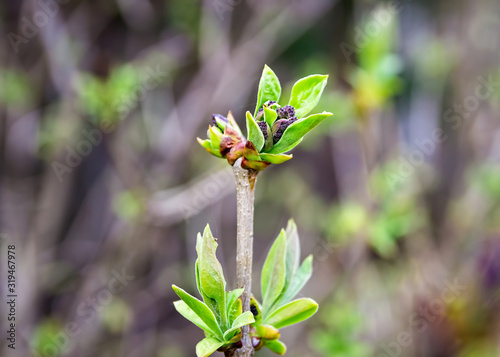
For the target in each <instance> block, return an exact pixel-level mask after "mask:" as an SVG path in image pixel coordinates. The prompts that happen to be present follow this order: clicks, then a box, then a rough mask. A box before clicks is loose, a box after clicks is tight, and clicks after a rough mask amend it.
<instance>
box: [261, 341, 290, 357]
mask: <svg viewBox="0 0 500 357" xmlns="http://www.w3.org/2000/svg"><path fill="white" fill-rule="evenodd" d="M265 346H266V347H267V348H269V349H270V350H271V351H273V352H274V353H276V354H278V355H280V356H283V355H284V354H285V353H286V346H285V344H284V343H283V342H281V341H279V340H274V341H267V342H266V344H265Z"/></svg>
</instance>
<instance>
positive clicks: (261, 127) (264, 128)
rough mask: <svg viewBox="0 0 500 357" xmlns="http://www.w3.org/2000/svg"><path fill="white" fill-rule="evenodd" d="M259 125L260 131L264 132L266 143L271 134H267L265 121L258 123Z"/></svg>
mask: <svg viewBox="0 0 500 357" xmlns="http://www.w3.org/2000/svg"><path fill="white" fill-rule="evenodd" d="M257 125H258V126H259V128H260V131H262V134H264V141H266V140H267V138H268V137H269V134H268V133H267V123H266V122H265V121H264V120H263V121H259V122H257Z"/></svg>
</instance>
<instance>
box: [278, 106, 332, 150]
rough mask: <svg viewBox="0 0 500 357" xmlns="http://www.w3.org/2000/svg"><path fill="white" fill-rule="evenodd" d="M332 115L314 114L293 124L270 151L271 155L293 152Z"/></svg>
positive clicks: (326, 113)
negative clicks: (305, 136)
mask: <svg viewBox="0 0 500 357" xmlns="http://www.w3.org/2000/svg"><path fill="white" fill-rule="evenodd" d="M331 115H332V113H328V112H323V113H319V114H313V115H310V116H308V117H307V118H303V119H300V120H297V121H296V122H295V123H293V124H291V125H290V126H289V127H288V128H286V130H285V132H284V133H283V136H282V137H281V139H280V141H278V142H277V143H276V144H275V145H274V146H273V148H272V149H271V150H270V151H269V153H270V154H281V153H283V152H285V151H288V150H291V149H292V148H293V147H295V145H297V144H298V143H299V142H300V140H302V138H303V137H304V135H306V134H307V133H308V132H310V131H311V130H312V129H314V128H315V127H316V126H318V125H319V124H320V123H321V122H322V121H323V120H325V119H326V118H328V117H329V116H331Z"/></svg>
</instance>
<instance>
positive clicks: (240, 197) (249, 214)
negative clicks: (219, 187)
mask: <svg viewBox="0 0 500 357" xmlns="http://www.w3.org/2000/svg"><path fill="white" fill-rule="evenodd" d="M233 172H234V177H235V179H236V203H237V211H238V214H237V236H236V244H237V246H236V279H237V286H238V288H244V289H245V291H244V292H243V294H242V295H241V300H242V305H243V312H245V311H250V295H251V289H252V252H253V213H254V193H255V182H256V179H257V172H256V171H249V170H246V169H243V168H241V159H239V160H238V161H236V163H235V164H234V166H233ZM249 328H250V327H249V326H244V327H242V329H241V330H242V338H241V342H242V344H243V346H242V347H241V348H239V349H237V350H236V351H235V356H236V357H252V356H253V354H254V348H253V344H252V338H251V337H250V331H249Z"/></svg>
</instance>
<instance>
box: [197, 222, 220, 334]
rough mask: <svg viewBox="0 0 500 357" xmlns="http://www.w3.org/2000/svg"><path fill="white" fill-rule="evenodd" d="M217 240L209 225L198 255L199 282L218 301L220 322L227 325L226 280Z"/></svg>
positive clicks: (205, 291) (208, 294) (209, 296)
mask: <svg viewBox="0 0 500 357" xmlns="http://www.w3.org/2000/svg"><path fill="white" fill-rule="evenodd" d="M216 249H217V242H216V241H215V239H214V237H213V235H212V232H211V231H210V227H209V226H208V225H207V226H206V228H205V231H204V232H203V237H202V241H201V246H200V251H201V252H200V253H199V256H198V269H199V282H200V286H201V290H202V291H203V293H204V294H205V295H206V296H207V297H208V298H210V299H213V300H215V301H216V303H217V306H218V308H219V311H217V312H218V314H219V315H220V323H221V325H222V326H225V325H226V323H227V319H226V309H225V307H226V291H225V288H226V281H225V280H224V274H223V272H222V266H221V265H220V263H219V261H218V260H217V257H216V255H215V250H216Z"/></svg>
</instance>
